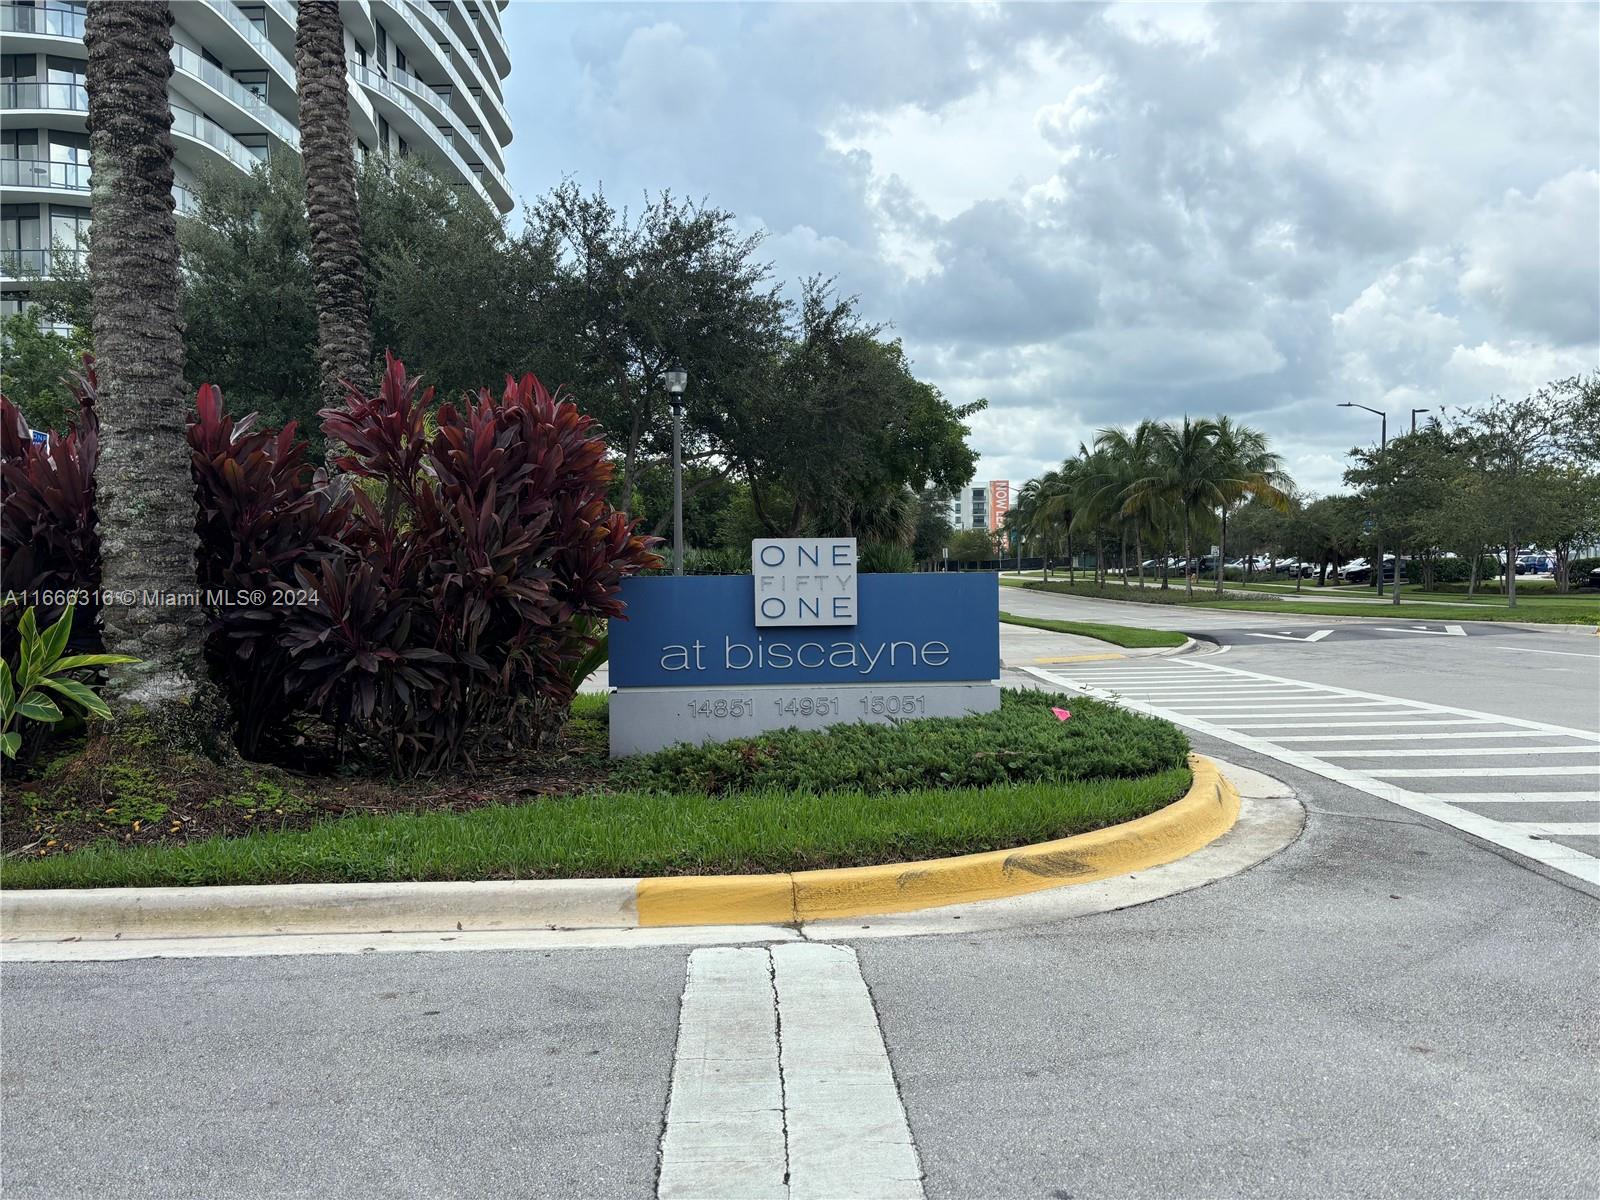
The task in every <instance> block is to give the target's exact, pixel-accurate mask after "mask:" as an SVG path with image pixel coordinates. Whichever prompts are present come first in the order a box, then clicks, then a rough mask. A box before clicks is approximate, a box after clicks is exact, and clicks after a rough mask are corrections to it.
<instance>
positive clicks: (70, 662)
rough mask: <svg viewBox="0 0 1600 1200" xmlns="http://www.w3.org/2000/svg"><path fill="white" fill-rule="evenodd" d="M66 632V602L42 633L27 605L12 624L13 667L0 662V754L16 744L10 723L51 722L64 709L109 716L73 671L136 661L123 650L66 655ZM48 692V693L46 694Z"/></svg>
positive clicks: (10, 752)
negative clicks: (14, 634)
mask: <svg viewBox="0 0 1600 1200" xmlns="http://www.w3.org/2000/svg"><path fill="white" fill-rule="evenodd" d="M71 632H72V605H70V604H69V605H67V611H66V612H64V613H62V614H61V619H60V620H58V621H57V622H56V623H55V624H54V625H52V626H50V627H49V628H48V629H46V630H45V631H44V632H43V633H40V632H39V623H38V620H37V618H35V616H34V613H33V609H31V608H30V609H28V610H27V611H26V612H24V613H23V614H22V619H21V620H20V621H18V622H17V666H16V671H15V673H14V674H13V672H12V669H11V664H10V663H8V662H4V661H0V752H3V753H4V754H5V756H6V757H7V758H16V756H17V751H18V750H19V749H20V748H21V747H22V733H21V731H20V730H18V729H14V728H12V726H13V725H14V724H16V723H18V722H20V721H21V720H22V719H23V718H26V719H27V720H30V721H38V722H40V723H42V724H45V725H54V724H55V723H56V722H57V721H59V720H61V719H62V718H63V717H64V716H66V713H64V712H63V711H62V709H61V704H62V702H65V704H66V705H67V707H68V708H69V709H77V710H79V711H80V712H82V713H83V714H84V715H86V716H91V717H99V718H100V719H101V720H105V719H106V718H108V717H110V716H111V709H110V708H108V707H107V706H106V702H105V701H104V700H102V699H100V697H99V696H97V695H96V694H95V691H94V689H93V688H92V687H90V686H89V685H88V684H87V683H85V682H84V681H83V680H82V679H81V678H78V676H77V673H78V672H82V671H85V670H87V669H89V668H91V667H109V666H113V665H115V664H117V663H131V662H138V661H139V660H138V659H136V658H130V657H129V656H128V655H126V654H68V653H66V649H67V637H68V635H70V634H71ZM52 692H53V693H54V695H51V693H52Z"/></svg>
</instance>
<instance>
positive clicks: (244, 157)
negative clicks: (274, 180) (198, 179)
mask: <svg viewBox="0 0 1600 1200" xmlns="http://www.w3.org/2000/svg"><path fill="white" fill-rule="evenodd" d="M172 132H173V133H175V134H178V135H179V136H181V137H186V138H191V139H193V140H194V141H197V142H200V143H202V144H203V145H205V146H206V147H208V148H209V149H210V150H212V151H214V152H215V153H216V154H218V155H220V156H221V157H222V158H225V159H227V160H228V161H229V162H230V163H232V164H233V165H234V166H236V167H238V168H239V169H240V170H241V171H245V172H250V171H254V170H255V169H256V164H257V163H259V162H260V161H261V159H259V158H257V157H256V156H255V155H254V154H252V153H251V152H250V148H249V147H248V146H246V145H245V144H244V143H243V142H241V141H240V140H239V139H238V138H236V137H234V136H233V135H232V134H231V133H229V132H228V131H227V130H226V129H224V128H223V127H222V126H221V125H218V124H217V123H216V122H215V121H213V120H211V119H210V118H209V117H202V116H201V115H200V114H199V113H197V112H191V111H189V110H188V109H187V108H179V107H177V106H176V105H174V106H173V109H172Z"/></svg>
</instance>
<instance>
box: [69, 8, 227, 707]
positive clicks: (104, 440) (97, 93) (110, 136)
mask: <svg viewBox="0 0 1600 1200" xmlns="http://www.w3.org/2000/svg"><path fill="white" fill-rule="evenodd" d="M83 40H84V43H85V45H86V46H87V47H88V51H89V61H88V66H87V68H86V75H85V80H84V82H85V84H86V85H87V89H88V93H89V122H88V123H89V138H90V143H89V145H90V150H91V152H92V153H93V155H94V172H93V174H92V175H91V176H90V186H91V189H92V190H91V192H90V202H91V204H92V205H93V207H94V224H93V226H92V227H91V231H90V235H89V286H90V294H91V297H92V308H93V312H94V349H95V365H96V368H97V370H98V371H99V374H100V396H99V405H98V412H99V417H100V447H101V449H100V465H99V469H98V471H97V478H96V504H97V507H98V509H99V519H100V537H101V555H102V558H103V573H102V584H103V586H104V587H105V589H106V590H107V591H109V592H131V593H133V594H135V595H141V594H145V593H162V594H168V593H189V592H192V591H193V589H194V586H195V571H194V499H193V497H194V485H193V483H192V482H191V477H190V473H189V447H188V444H187V442H186V441H185V438H184V424H185V419H186V417H187V413H188V400H187V396H186V389H185V388H184V384H183V325H182V321H181V318H180V316H179V310H178V235H177V221H176V218H175V216H174V213H173V203H172V110H171V109H170V108H169V107H168V105H167V78H168V76H170V75H171V74H172V59H171V53H172V14H171V12H170V10H169V9H168V6H167V4H166V2H165V0H152V2H149V3H130V4H113V3H95V4H91V5H90V6H89V11H88V15H87V18H86V20H85V22H84V39H83ZM141 598H143V597H142V595H141ZM103 620H104V640H105V645H106V649H107V650H109V651H112V652H113V653H117V654H131V655H133V656H135V657H136V658H138V659H139V660H141V661H139V662H138V663H135V664H132V665H129V666H126V667H119V668H117V670H116V671H115V672H113V674H112V678H111V698H112V699H113V701H114V702H116V703H117V704H118V705H119V706H121V707H123V708H126V707H127V706H130V705H133V704H141V705H144V706H145V707H146V709H147V710H148V711H150V712H151V714H152V715H153V716H158V715H161V714H170V713H171V712H172V711H173V709H172V706H173V705H174V704H182V703H186V702H187V701H189V700H191V699H192V698H193V697H194V695H195V693H196V690H197V689H198V688H199V687H201V686H202V684H203V681H204V680H205V667H204V662H203V648H202V647H203V636H204V614H203V613H202V612H201V610H200V608H199V607H198V606H196V605H193V604H189V605H183V604H171V603H160V602H159V601H158V602H156V603H148V602H147V603H123V604H109V603H108V604H107V605H106V606H105V607H104V609H103ZM177 725H178V726H179V727H181V725H182V722H181V721H180V722H177Z"/></svg>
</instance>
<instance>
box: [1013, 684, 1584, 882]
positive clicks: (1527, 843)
mask: <svg viewBox="0 0 1600 1200" xmlns="http://www.w3.org/2000/svg"><path fill="white" fill-rule="evenodd" d="M1186 665H1188V666H1189V668H1190V669H1191V670H1196V671H1208V672H1215V673H1218V674H1232V675H1237V676H1243V677H1246V678H1258V679H1277V677H1276V676H1269V675H1262V674H1259V673H1258V672H1254V671H1243V670H1240V669H1238V668H1236V667H1224V666H1220V665H1217V664H1214V663H1192V664H1186ZM1023 669H1024V671H1025V672H1027V673H1028V674H1030V675H1033V676H1035V677H1036V678H1039V679H1042V680H1044V681H1045V682H1047V683H1049V684H1051V685H1052V686H1054V687H1066V688H1070V689H1073V690H1076V691H1080V692H1084V693H1086V694H1089V695H1095V696H1100V697H1102V698H1104V699H1109V700H1117V702H1118V703H1120V704H1122V705H1123V706H1124V707H1125V708H1130V709H1133V710H1134V711H1135V712H1143V713H1149V714H1151V715H1152V716H1157V717H1166V718H1167V719H1168V720H1173V721H1176V722H1177V723H1178V724H1180V725H1183V726H1185V727H1186V728H1188V729H1192V730H1194V731H1195V732H1196V733H1201V734H1205V735H1207V736H1210V737H1214V738H1218V739H1220V740H1222V741H1225V742H1231V743H1232V744H1233V745H1235V746H1242V747H1243V748H1244V749H1246V750H1254V751H1255V752H1256V753H1258V754H1263V755H1266V756H1267V757H1268V758H1275V759H1277V760H1278V761H1279V762H1284V763H1288V764H1289V765H1290V766H1294V767H1299V768H1300V769H1301V770H1304V771H1309V772H1311V773H1312V774H1313V775H1320V776H1322V777H1323V778H1324V779H1331V780H1333V781H1334V782H1335V783H1341V784H1343V785H1345V786H1346V787H1350V788H1354V789H1355V790H1357V791H1360V792H1365V793H1366V794H1367V795H1369V796H1376V797H1377V798H1378V799H1380V800H1387V801H1389V802H1390V803H1391V804H1394V805H1397V806H1398V807H1400V808H1405V809H1409V810H1410V811H1412V812H1415V813H1420V814H1422V815H1424V816H1427V817H1429V818H1431V819H1433V820H1435V821H1438V822H1439V823H1440V824H1443V825H1448V826H1452V827H1454V828H1456V829H1459V830H1461V831H1462V832H1463V833H1468V834H1471V835H1472V836H1474V837H1477V838H1480V839H1482V840H1483V841H1486V842H1489V843H1490V844H1491V845H1496V846H1500V847H1502V848H1504V849H1507V850H1512V851H1514V852H1516V853H1517V854H1519V855H1521V856H1522V857H1524V858H1528V859H1531V860H1533V861H1534V862H1538V863H1542V864H1544V865H1545V866H1547V867H1550V868H1552V869H1554V870H1557V871H1560V872H1562V873H1564V874H1567V875H1572V876H1573V877H1575V878H1577V879H1580V880H1582V881H1583V882H1585V883H1588V884H1592V885H1595V886H1600V858H1596V857H1594V856H1593V855H1589V854H1585V853H1584V852H1583V851H1581V850H1575V849H1573V848H1572V847H1570V846H1562V845H1559V844H1557V843H1554V842H1549V841H1545V840H1544V839H1542V838H1539V837H1535V836H1532V835H1530V834H1528V833H1525V832H1524V831H1522V830H1518V829H1513V828H1511V827H1510V826H1509V825H1508V824H1506V823H1505V822H1504V821H1497V820H1495V819H1494V818H1492V817H1488V816H1485V815H1483V814H1481V813H1475V812H1473V811H1471V810H1470V809H1466V808H1460V807H1457V806H1455V805H1452V804H1450V803H1448V802H1447V801H1444V800H1441V799H1438V798H1437V797H1434V796H1430V795H1427V794H1425V793H1422V792H1413V791H1409V790H1408V789H1406V788H1403V787H1399V786H1397V785H1395V784H1392V783H1384V782H1382V781H1381V780H1378V779H1375V778H1373V777H1372V775H1370V774H1365V773H1363V772H1360V771H1354V770H1351V769H1350V768H1348V767H1341V766H1340V765H1339V764H1338V763H1331V762H1326V761H1324V760H1323V759H1320V758H1318V757H1317V756H1316V755H1314V754H1308V753H1306V752H1305V751H1302V750H1296V749H1293V748H1291V747H1289V746H1281V745H1279V744H1278V743H1276V742H1274V741H1272V740H1271V739H1270V738H1268V737H1258V736H1255V735H1253V734H1250V733H1245V732H1243V731H1241V730H1240V729H1236V728H1234V727H1231V726H1228V725H1218V724H1214V723H1212V722H1211V721H1208V720H1204V719H1202V718H1200V717H1197V716H1190V715H1185V714H1182V713H1174V712H1173V711H1172V710H1170V709H1165V708H1161V707H1160V706H1157V705H1152V704H1146V703H1145V702H1144V701H1142V700H1128V699H1121V700H1119V699H1118V698H1117V697H1116V696H1113V695H1111V694H1110V693H1108V692H1106V691H1104V690H1102V689H1100V688H1097V687H1094V686H1092V685H1081V684H1078V683H1075V682H1074V681H1073V680H1072V679H1070V678H1068V677H1067V676H1065V675H1061V674H1053V673H1051V672H1049V671H1045V670H1042V669H1040V668H1038V667H1025V668H1023ZM1278 682H1283V681H1282V680H1281V679H1278ZM1291 682H1292V681H1291ZM1327 690H1337V691H1340V692H1343V693H1345V694H1347V695H1353V696H1361V697H1364V698H1367V699H1374V700H1382V699H1385V697H1382V696H1375V695H1373V694H1372V693H1371V692H1355V691H1351V690H1350V689H1348V688H1339V689H1327ZM1405 703H1407V704H1408V705H1413V706H1414V707H1413V708H1412V709H1411V711H1424V712H1439V713H1448V714H1454V715H1457V716H1462V717H1468V718H1472V720H1470V721H1465V722H1460V721H1458V722H1454V723H1456V724H1473V723H1476V722H1478V721H1487V722H1490V723H1494V724H1506V725H1513V726H1516V727H1518V728H1526V729H1544V730H1546V731H1553V732H1556V733H1577V734H1579V735H1581V736H1588V735H1589V733H1590V731H1588V730H1574V729H1569V728H1565V727H1562V726H1554V725H1545V724H1543V723H1541V722H1538V721H1527V720H1523V719H1522V718H1520V717H1500V716H1496V715H1494V714H1492V713H1480V712H1474V711H1473V710H1471V709H1465V708H1450V707H1447V706H1444V705H1436V704H1424V703H1422V702H1420V701H1406V702H1405ZM1372 723H1373V724H1377V723H1378V722H1372ZM1428 723H1429V724H1435V725H1443V724H1449V723H1451V722H1447V721H1435V722H1428ZM1394 724H1403V722H1394ZM1258 727H1260V726H1258ZM1265 727H1266V728H1284V727H1285V726H1283V725H1271V724H1268V725H1267V726H1265ZM1300 727H1302V728H1303V727H1305V726H1300ZM1472 773H1473V774H1477V773H1478V772H1472Z"/></svg>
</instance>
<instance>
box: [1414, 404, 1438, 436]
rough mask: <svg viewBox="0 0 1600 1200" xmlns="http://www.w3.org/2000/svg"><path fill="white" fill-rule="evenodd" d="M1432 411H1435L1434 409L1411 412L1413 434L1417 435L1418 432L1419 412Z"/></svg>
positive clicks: (1418, 409) (1417, 409) (1419, 409)
mask: <svg viewBox="0 0 1600 1200" xmlns="http://www.w3.org/2000/svg"><path fill="white" fill-rule="evenodd" d="M1432 411H1433V409H1431V408H1413V409H1412V410H1411V432H1412V433H1415V432H1416V431H1417V414H1418V413H1419V412H1432Z"/></svg>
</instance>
